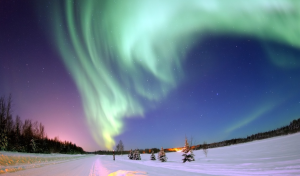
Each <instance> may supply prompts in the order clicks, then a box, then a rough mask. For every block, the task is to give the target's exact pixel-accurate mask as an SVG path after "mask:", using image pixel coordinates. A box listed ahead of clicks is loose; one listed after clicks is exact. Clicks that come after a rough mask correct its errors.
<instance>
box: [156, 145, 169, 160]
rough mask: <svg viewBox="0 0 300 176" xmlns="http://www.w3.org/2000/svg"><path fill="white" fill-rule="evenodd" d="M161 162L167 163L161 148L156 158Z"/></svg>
mask: <svg viewBox="0 0 300 176" xmlns="http://www.w3.org/2000/svg"><path fill="white" fill-rule="evenodd" d="M157 158H158V159H159V160H160V161H161V162H166V161H167V159H168V158H167V156H166V154H165V151H164V149H163V148H162V147H161V149H160V151H159V153H158V157H157Z"/></svg>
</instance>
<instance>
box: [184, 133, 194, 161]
mask: <svg viewBox="0 0 300 176" xmlns="http://www.w3.org/2000/svg"><path fill="white" fill-rule="evenodd" d="M182 152H184V154H183V155H182V156H183V157H184V158H183V159H182V161H183V163H185V162H186V161H189V162H191V161H195V159H194V156H195V155H194V153H193V150H192V149H191V147H190V146H189V143H188V141H187V138H185V145H184V148H183V149H182Z"/></svg>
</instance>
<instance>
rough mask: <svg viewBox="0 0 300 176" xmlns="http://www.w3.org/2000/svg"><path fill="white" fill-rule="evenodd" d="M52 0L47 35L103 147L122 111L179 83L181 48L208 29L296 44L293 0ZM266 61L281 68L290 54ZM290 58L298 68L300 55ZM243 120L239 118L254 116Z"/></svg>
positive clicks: (140, 107)
mask: <svg viewBox="0 0 300 176" xmlns="http://www.w3.org/2000/svg"><path fill="white" fill-rule="evenodd" d="M55 3H56V4H55V6H54V9H52V10H53V11H54V12H55V13H54V14H51V15H52V16H51V18H52V19H51V30H52V31H54V33H53V36H54V37H53V40H54V41H55V44H56V47H57V49H58V50H59V53H60V55H61V58H62V59H63V61H64V63H65V65H66V67H67V68H68V70H69V71H70V73H71V75H72V77H73V79H74V81H75V83H76V85H77V87H78V90H79V92H80V94H81V98H82V101H83V106H84V111H85V115H86V118H87V122H88V124H89V126H90V130H91V133H92V135H93V137H94V139H95V140H96V141H97V143H98V144H99V145H100V146H101V147H106V148H108V149H111V148H112V147H113V146H114V144H115V142H114V137H115V136H117V135H119V134H120V133H121V132H122V131H123V130H124V124H123V121H122V120H123V118H124V117H137V116H143V113H144V112H145V111H146V110H147V109H149V108H151V103H152V104H153V102H155V101H159V100H161V99H162V98H164V97H165V96H166V95H167V94H168V92H169V91H170V90H172V89H174V88H175V87H176V86H177V85H178V84H179V82H180V80H181V79H182V78H183V76H184V74H183V71H182V68H181V63H182V62H183V59H184V58H185V54H186V52H188V51H187V50H186V46H191V45H192V44H193V43H195V42H198V41H199V40H201V38H202V37H203V36H205V35H206V34H213V35H219V34H222V35H223V34H225V35H227V34H229V35H232V36H234V35H238V36H247V37H254V38H256V39H258V40H261V41H262V42H264V41H272V42H277V43H281V44H284V45H289V46H291V47H294V48H300V25H299V24H300V23H299V22H300V1H299V0H251V1H247V0H244V1H243V0H226V1H225V0H209V1H207V0H163V1H162V0H110V1H100V0H99V1H98V0H95V1H92V0H82V1H75V3H74V2H72V1H68V0H66V1H55ZM270 59H271V61H272V62H273V63H274V64H276V65H278V66H280V67H284V66H285V61H286V60H287V59H289V58H284V60H285V61H281V60H282V59H283V58H273V57H270ZM293 62H296V65H297V68H299V66H300V62H299V59H296V60H295V58H294V60H293ZM281 63H283V64H281ZM270 108H271V107H270ZM267 110H269V108H267ZM262 113H264V111H262V112H260V111H259V112H257V113H256V115H255V114H254V115H253V116H259V115H260V114H262ZM249 118H251V119H250V120H247V119H246V120H244V121H245V123H249V121H252V120H253V118H254V117H252V116H251V117H249ZM241 125H244V123H243V124H241ZM241 125H238V126H239V127H240V126H241ZM235 128H236V127H232V128H229V131H231V130H233V129H235ZM103 144H104V145H103Z"/></svg>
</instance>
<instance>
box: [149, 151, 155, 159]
mask: <svg viewBox="0 0 300 176" xmlns="http://www.w3.org/2000/svg"><path fill="white" fill-rule="evenodd" d="M150 159H151V160H156V158H155V155H154V151H153V150H152V154H151V156H150Z"/></svg>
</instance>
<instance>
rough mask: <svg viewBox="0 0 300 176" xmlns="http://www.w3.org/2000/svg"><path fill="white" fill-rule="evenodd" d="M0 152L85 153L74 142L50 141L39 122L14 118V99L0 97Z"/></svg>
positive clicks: (55, 139)
mask: <svg viewBox="0 0 300 176" xmlns="http://www.w3.org/2000/svg"><path fill="white" fill-rule="evenodd" d="M0 150H6V151H17V152H28V153H65V154H78V153H84V151H83V149H82V148H81V147H78V146H76V144H73V143H72V142H68V141H64V142H63V141H60V140H59V138H58V137H55V138H54V139H49V138H48V137H47V135H46V133H45V127H44V125H43V124H42V123H39V122H38V121H35V122H32V121H31V120H30V119H26V120H25V121H24V122H23V121H22V120H21V118H20V117H19V116H18V115H17V116H16V117H15V118H13V116H12V97H11V95H10V96H9V97H8V98H7V99H5V98H4V97H0Z"/></svg>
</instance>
